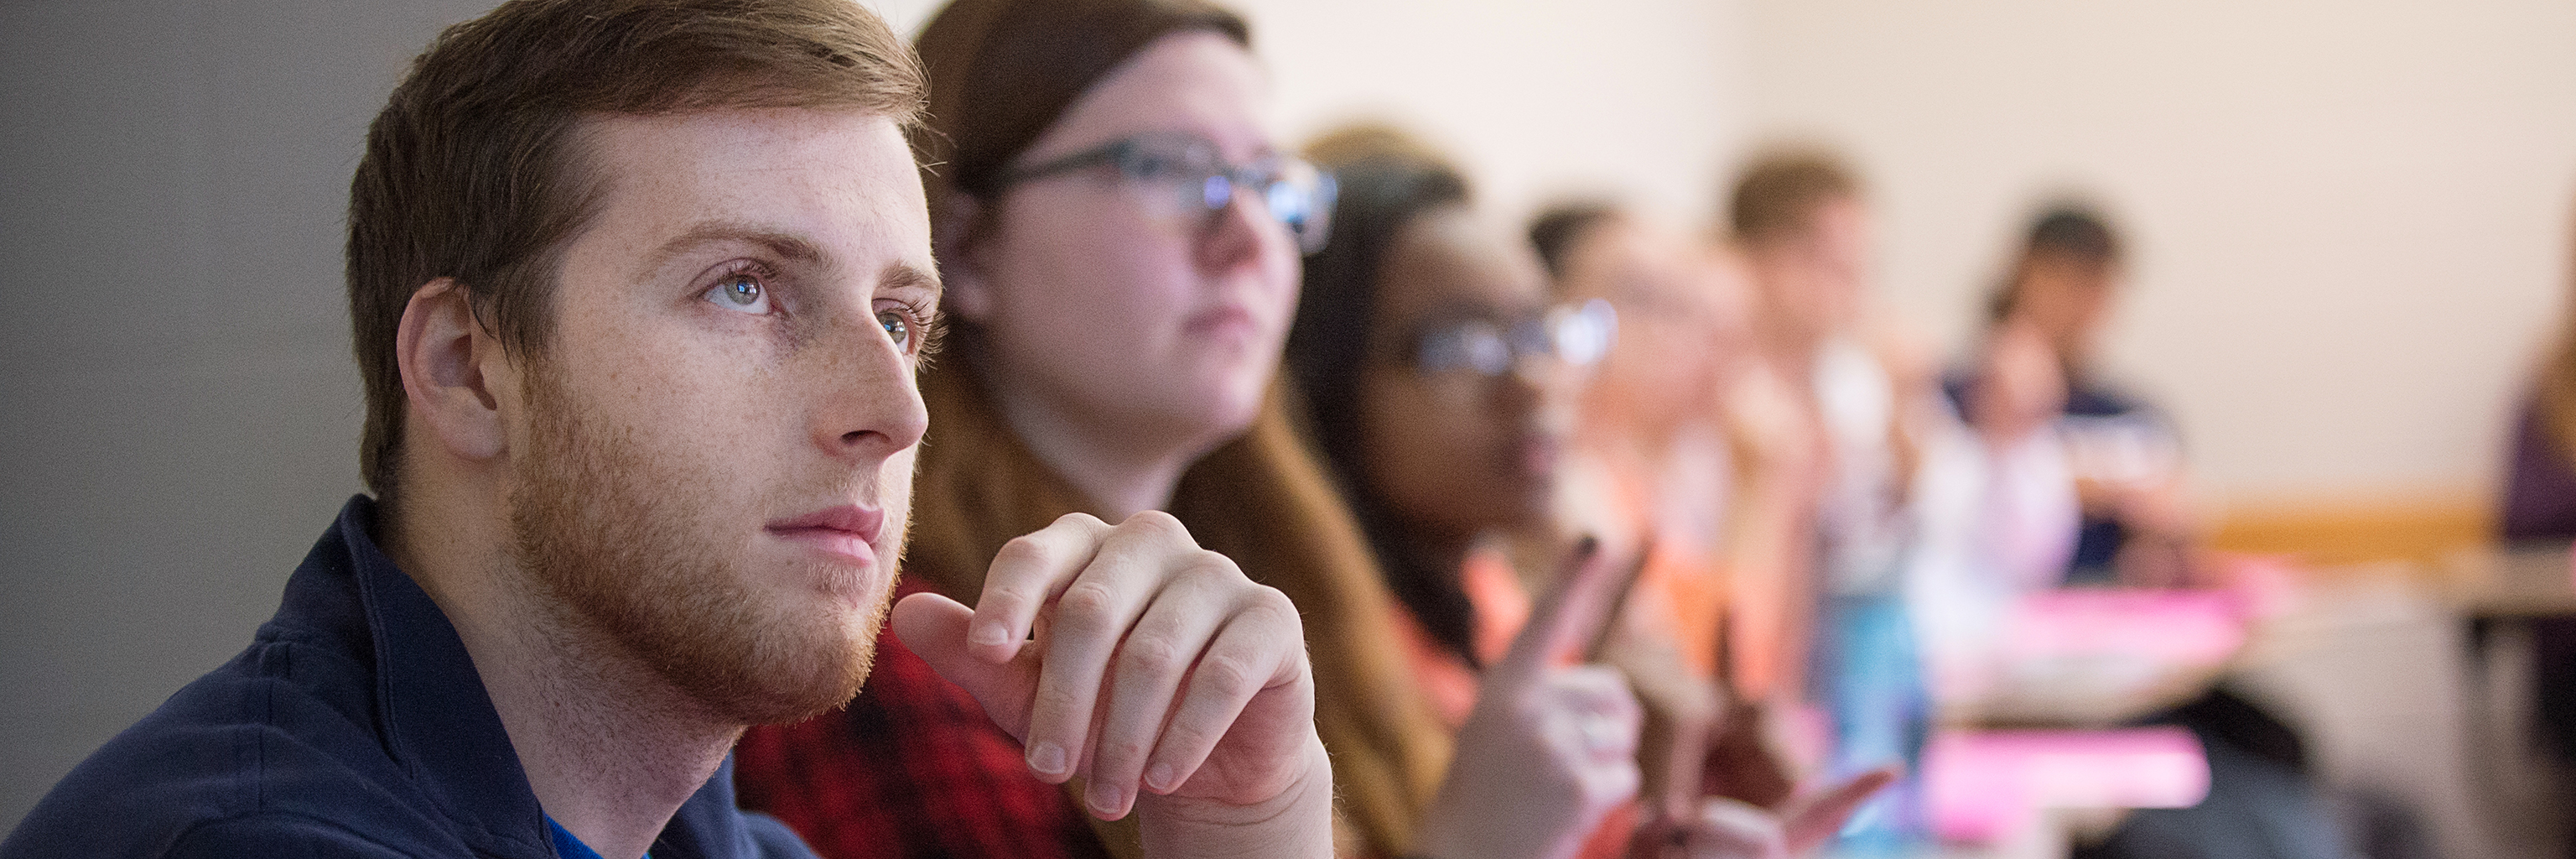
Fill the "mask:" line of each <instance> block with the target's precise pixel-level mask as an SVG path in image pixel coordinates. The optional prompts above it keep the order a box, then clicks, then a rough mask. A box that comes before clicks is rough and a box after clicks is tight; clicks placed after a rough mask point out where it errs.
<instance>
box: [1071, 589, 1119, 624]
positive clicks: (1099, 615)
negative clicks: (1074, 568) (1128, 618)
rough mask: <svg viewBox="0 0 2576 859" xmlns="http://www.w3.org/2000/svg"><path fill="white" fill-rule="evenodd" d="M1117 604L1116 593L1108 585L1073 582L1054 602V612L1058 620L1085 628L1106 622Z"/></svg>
mask: <svg viewBox="0 0 2576 859" xmlns="http://www.w3.org/2000/svg"><path fill="white" fill-rule="evenodd" d="M1117 605H1118V595H1117V594H1116V593H1114V592H1112V591H1111V590H1110V589H1109V586H1108V585H1104V584H1101V583H1099V582H1075V583H1074V585H1073V587H1069V588H1066V589H1064V597H1063V598H1062V599H1060V600H1058V601H1057V602H1056V614H1057V618H1058V620H1059V622H1063V623H1070V624H1075V625H1078V626H1084V627H1086V628H1087V627H1089V626H1094V625H1098V624H1103V623H1106V622H1107V621H1108V619H1109V615H1110V612H1111V611H1113V610H1114V609H1116V608H1117Z"/></svg>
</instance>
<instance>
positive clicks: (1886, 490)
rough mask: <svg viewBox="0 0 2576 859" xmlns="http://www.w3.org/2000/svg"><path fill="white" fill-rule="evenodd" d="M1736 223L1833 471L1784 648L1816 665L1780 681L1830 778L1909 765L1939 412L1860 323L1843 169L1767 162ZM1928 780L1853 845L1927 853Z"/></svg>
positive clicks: (1854, 240)
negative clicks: (1919, 568)
mask: <svg viewBox="0 0 2576 859" xmlns="http://www.w3.org/2000/svg"><path fill="white" fill-rule="evenodd" d="M1728 214H1729V216H1730V224H1731V227H1732V229H1731V232H1730V237H1731V240H1732V241H1733V243H1734V244H1735V246H1736V247H1737V248H1739V249H1740V250H1741V251H1742V253H1743V254H1744V258H1745V260H1746V262H1747V264H1748V269H1749V271H1750V272H1751V274H1752V282H1753V295H1754V300H1755V308H1756V310H1755V316H1754V318H1755V325H1754V331H1755V340H1756V342H1757V343H1759V344H1760V348H1761V349H1762V350H1763V351H1764V352H1765V353H1766V357H1767V359H1768V360H1769V361H1770V362H1771V364H1772V365H1773V366H1775V367H1777V368H1779V371H1780V372H1781V374H1782V375H1784V376H1786V377H1787V378H1788V379H1789V381H1790V385H1789V387H1790V389H1791V390H1792V391H1793V392H1794V393H1795V395H1796V397H1797V400H1798V402H1799V409H1798V416H1799V419H1800V421H1801V423H1802V424H1803V426H1804V427H1805V432H1807V433H1808V434H1809V436H1810V437H1811V438H1813V439H1815V443H1816V445H1817V446H1818V447H1819V448H1820V449H1822V450H1823V451H1824V457H1825V460H1826V462H1827V466H1826V476H1825V478H1824V482H1823V486H1822V489H1821V491H1820V493H1819V497H1818V503H1817V504H1816V505H1815V507H1814V516H1815V517H1816V519H1815V521H1816V529H1817V536H1818V539H1817V554H1816V557H1815V562H1814V565H1813V572H1812V573H1811V574H1810V577H1809V580H1808V581H1807V582H1806V583H1804V584H1806V585H1808V586H1809V587H1810V588H1812V590H1808V591H1806V593H1805V594H1802V595H1801V596H1804V597H1805V598H1806V600H1808V602H1807V603H1806V604H1808V605H1811V606H1813V608H1812V609H1811V611H1812V614H1811V615H1808V616H1810V617H1812V618H1813V620H1812V621H1811V622H1809V623H1806V624H1793V625H1791V626H1790V627H1789V629H1790V630H1791V631H1792V634H1793V636H1794V637H1793V638H1792V640H1791V642H1790V643H1789V648H1790V650H1789V652H1790V653H1792V654H1800V655H1804V656H1805V657H1806V663H1805V665H1803V666H1799V667H1797V668H1794V669H1793V670H1790V671H1787V672H1784V674H1785V675H1786V677H1787V678H1789V680H1790V682H1792V683H1796V684H1800V685H1802V686H1803V691H1804V692H1805V693H1806V694H1807V695H1808V696H1809V698H1808V699H1807V700H1809V701H1812V702H1814V703H1815V704H1817V705H1819V706H1822V707H1823V708H1824V709H1825V711H1826V712H1827V713H1828V714H1829V715H1830V717H1831V723H1832V726H1833V728H1832V738H1833V751H1832V753H1831V763H1830V767H1829V768H1830V769H1831V770H1832V771H1834V772H1837V773H1845V774H1847V773H1851V772H1857V771H1860V770H1862V769H1866V768H1870V767H1876V766H1881V765H1886V764H1890V763H1900V764H1903V765H1905V766H1906V767H1907V768H1908V769H1912V768H1914V767H1915V765H1917V764H1919V762H1920V761H1921V757H1922V752H1923V748H1924V742H1925V739H1926V731H1927V729H1928V727H1929V724H1930V718H1931V713H1930V701H1929V699H1928V697H1927V695H1926V694H1925V691H1924V685H1923V683H1924V680H1923V676H1922V675H1923V668H1922V665H1921V662H1920V658H1919V654H1918V648H1917V646H1916V633H1915V628H1914V626H1915V620H1914V618H1913V617H1912V616H1911V613H1910V612H1909V611H1908V609H1907V604H1906V603H1907V587H1908V581H1907V578H1906V574H1907V570H1908V568H1909V560H1910V555H1911V552H1912V550H1913V549H1914V546H1915V542H1916V539H1917V537H1918V533H1919V530H1920V526H1921V522H1920V521H1919V520H1918V517H1917V506H1916V500H1917V499H1916V498H1915V495H1916V490H1917V488H1918V487H1917V486H1916V476H1917V466H1918V465H1919V464H1920V462H1921V460H1922V455H1923V451H1924V446H1925V443H1926V440H1927V438H1929V437H1930V436H1931V434H1932V433H1933V432H1934V429H1935V428H1934V427H1933V426H1932V425H1933V424H1934V422H1935V421H1937V420H1939V419H1940V417H1941V407H1940V405H1939V403H1938V401H1937V396H1936V395H1935V394H1934V389H1933V387H1932V385H1931V379H1930V375H1929V373H1928V372H1927V371H1926V369H1925V368H1926V363H1925V362H1924V361H1923V360H1922V359H1921V358H1920V352H1919V350H1917V349H1916V348H1915V347H1913V346H1912V345H1911V344H1910V343H1908V342H1907V341H1905V340H1904V339H1902V338H1901V337H1900V336H1898V335H1897V334H1896V333H1895V332H1894V330H1893V329H1890V328H1886V327H1883V326H1880V325H1877V324H1875V323H1874V322H1873V321H1872V319H1871V317H1869V316H1867V315H1866V313H1865V311H1866V296H1867V292H1868V287H1869V280H1870V277H1871V276H1872V272H1871V267H1872V265H1873V262H1874V261H1873V255H1874V254H1875V248H1874V247H1873V232H1872V227H1871V215H1870V210H1869V207H1868V203H1867V201H1866V200H1865V198H1864V197H1863V196H1862V193H1861V186H1860V182H1859V180H1858V179H1857V178H1856V177H1854V175H1853V174H1852V173H1851V171H1850V170H1849V169H1848V168H1846V167H1844V166H1843V164H1842V162H1841V160H1840V159H1839V158H1837V157H1835V156H1833V155H1831V154H1828V153H1824V152H1821V151H1816V150H1804V149H1797V150H1781V151H1776V152H1772V153H1769V154H1766V155H1763V156H1761V157H1758V158H1756V159H1755V160H1754V161H1753V162H1752V163H1751V164H1750V165H1749V166H1747V167H1746V168H1745V170H1744V172H1743V173H1742V174H1741V176H1740V178H1739V179H1738V180H1737V181H1736V183H1735V186H1734V190H1733V193H1732V194H1731V195H1730V197H1729V200H1728ZM1793 688H1794V687H1793ZM1919 784H1920V781H1919V779H1916V778H1911V777H1909V778H1908V779H1907V780H1906V782H1905V783H1903V784H1902V785H1900V787H1899V788H1898V789H1897V790H1894V791H1891V792H1889V794H1888V795H1886V796H1884V797H1882V798H1881V799H1879V800H1876V801H1874V802H1873V803H1872V807H1871V808H1868V809H1864V810H1863V811H1862V812H1861V819H1860V820H1858V821H1856V822H1855V824H1854V828H1853V829H1852V830H1851V831H1850V832H1848V833H1847V834H1846V835H1845V837H1844V839H1843V840H1842V842H1841V845H1842V848H1843V849H1846V850H1853V851H1865V852H1896V851H1903V850H1908V849H1912V848H1913V847H1914V846H1917V845H1919V844H1920V843H1922V841H1923V839H1924V838H1925V837H1926V836H1925V832H1926V826H1927V824H1926V822H1925V820H1924V818H1923V809H1922V807H1921V800H1920V790H1919Z"/></svg>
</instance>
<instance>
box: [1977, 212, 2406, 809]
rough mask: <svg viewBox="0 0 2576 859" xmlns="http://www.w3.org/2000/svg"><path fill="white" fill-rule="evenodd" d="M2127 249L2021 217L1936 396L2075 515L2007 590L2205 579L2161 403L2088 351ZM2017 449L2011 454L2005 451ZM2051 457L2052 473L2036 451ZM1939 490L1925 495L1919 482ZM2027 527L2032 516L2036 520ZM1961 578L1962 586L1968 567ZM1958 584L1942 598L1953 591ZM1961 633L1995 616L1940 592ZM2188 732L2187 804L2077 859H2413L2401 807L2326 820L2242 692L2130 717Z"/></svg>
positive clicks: (2105, 317) (2295, 735)
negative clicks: (1979, 327)
mask: <svg viewBox="0 0 2576 859" xmlns="http://www.w3.org/2000/svg"><path fill="white" fill-rule="evenodd" d="M2125 246H2126V245H2125V243H2124V242H2123V241H2122V240H2121V238H2120V236H2119V234H2118V233H2117V232H2116V231H2114V230H2113V229H2112V227H2111V225H2110V223H2109V221H2108V220H2107V219H2106V218H2104V217H2103V216H2102V215H2100V214H2099V213H2098V212H2096V211H2095V210H2094V209H2092V208H2091V207H2089V206H2084V205H2080V204H2074V203H2066V202H2059V203H2052V204H2049V205H2047V206H2045V207H2043V208H2042V209H2041V210H2040V213H2039V214H2038V215H2037V216H2036V217H2034V218H2033V219H2032V220H2031V223H2030V227H2029V229H2028V231H2027V232H2026V233H2025V234H2024V239H2023V241H2022V242H2021V243H2020V245H2019V247H2018V248H2017V249H2016V250H2015V253H2014V256H2013V260H2012V262H2011V263H2010V265H2009V266H2007V268H2006V275H2005V277H2004V278H2003V279H2002V281H2001V283H2000V285H1999V286H1998V287H1997V288H1996V290H1995V292H1994V293H1993V295H1992V296H1991V297H1990V298H1989V300H1988V303H1987V310H1988V323H1989V324H1988V328H1987V330H1986V334H1985V337H1984V339H1983V342H1982V343H1981V344H1980V346H1979V348H1978V349H1977V351H1976V353H1975V354H1976V357H1975V358H1974V359H1973V361H1972V362H1971V363H1970V365H1969V366H1968V367H1966V368H1964V369H1961V370H1958V371H1955V372H1953V373H1951V374H1949V376H1948V377H1947V378H1945V379H1944V380H1943V388H1944V391H1945V393H1946V394H1947V396H1948V398H1949V400H1950V402H1951V403H1953V404H1954V405H1956V406H1957V409H1958V411H1959V412H1960V413H1961V414H1962V415H1963V416H1964V417H1965V418H1966V419H1967V422H1968V424H1969V425H1970V426H1971V427H1972V428H1973V429H1974V431H1975V433H1976V437H1977V439H1978V441H1979V442H1980V444H1979V445H1978V447H1980V448H1982V449H1985V450H1987V451H1991V452H1993V453H1994V455H1996V456H1998V457H1999V460H1998V461H1999V462H2001V463H2003V464H2004V465H2005V467H2006V469H2007V471H2008V472H2010V469H2015V468H2017V469H2019V471H2017V472H2010V473H2013V474H2018V475H2019V479H2024V480H2038V481H2055V482H2057V483H2058V484H2059V485H2064V486H2069V487H2071V489H2072V492H2073V500H2074V503H2075V504H2077V505H2079V506H2078V507H2076V508H2072V509H2080V510H2081V514H2082V515H2081V518H2080V520H2079V519H2078V518H2077V517H2075V516H2073V515H2068V516H2065V517H2063V518H2061V519H2059V520H2058V522H2057V524H2056V525H2055V526H2054V527H2055V528H2057V529H2058V530H2059V533H2061V534H2063V535H2064V537H2065V540H2064V541H2063V543H2061V544H2060V545H2061V549H2060V552H2059V553H2058V554H2057V555H2055V556H2054V557H2055V559H2056V560H2054V561H2053V562H2049V561H2042V560H2040V559H2037V558H2035V557H2034V556H2032V555H2029V554H2024V555H2021V556H2018V557H2019V559H2020V561H2021V563H2018V564H2013V563H2012V561H2013V557H2012V556H2009V555H2006V556H2000V557H1998V559H1997V562H1998V563H2003V564H2007V565H2010V566H2006V567H2001V568H1998V571H1999V572H2001V575H1999V576H1996V577H1995V578H1992V579H1989V580H1988V581H1989V582H1992V583H1996V584H1998V585H1999V588H1998V589H1997V591H1989V592H1988V593H1996V592H1998V591H1999V592H2000V593H2001V594H2003V595H2005V596H2015V595H2018V594H2019V593H2023V592H2028V591H2031V590H2037V589H2041V588H2047V587H2054V586H2059V585H2075V586H2102V585H2119V586H2127V587H2142V588H2174V587H2186V586H2202V587H2206V586H2211V585H2213V584H2215V583H2213V582H2211V581H2209V580H2208V579H2209V577H2208V576H2207V575H2205V574H2203V572H2202V570H2203V569H2205V568H2207V567H2209V566H2210V565H2209V563H2208V562H2207V561H2205V560H2203V558H2202V557H2201V556H2202V554H2203V553H2202V551H2201V550H2200V549H2199V547H2198V541H2199V533H2198V525H2197V519H2196V517H2195V515H2194V514H2193V511H2191V510H2190V509H2189V506H2188V504H2187V503H2186V500H2185V486H2186V479H2185V469H2184V465H2183V461H2182V444H2181V441H2180V436H2179V433H2178V432H2177V431H2176V429H2175V425H2174V423H2173V421H2172V420H2171V419H2170V418H2169V417H2168V416H2167V415H2166V414H2165V413H2164V412H2163V411H2162V410H2160V409H2158V408H2156V407H2155V406H2154V405H2152V404H2150V403H2148V402H2146V401H2145V400H2143V399H2140V398H2138V397H2136V396H2135V395H2133V394H2130V393H2128V392H2126V391H2123V390H2121V389H2120V388H2118V387H2117V386H2115V385H2113V384H2112V383H2110V382H2108V381H2106V380H2105V379H2104V373H2103V372H2102V370H2101V367H2100V362H2099V360H2098V354H2099V349H2100V341H2101V333H2102V331H2103V329H2104V328H2105V326H2106V325H2107V323H2108V321H2109V318H2110V311H2111V305H2112V303H2113V301H2115V300H2116V299H2117V298H2118V295H2119V293H2120V291H2121V289H2122V288H2123V284H2124V282H2125V271H2124V268H2125V265H2126V261H2127V257H2126V252H2125ZM2015 451H2018V452H2019V453H2020V454H2021V456H2020V457H2015V456H2014V452H2015ZM2051 461H2054V462H2055V463H2058V467H2056V468H2055V469H2054V470H2053V471H2054V473H2053V474H2050V473H2044V472H2048V471H2050V470H2051V469H2049V468H2048V467H2047V466H2049V464H2050V462H2051ZM1934 491H1935V492H1937V490H1934ZM2034 524H2045V523H2037V522H2034ZM1972 577H1973V573H1970V574H1965V575H1963V576H1962V578H1963V579H1966V578H1972ZM1958 592H1959V591H1955V590H1954V591H1953V593H1958ZM1945 605H1946V606H1947V607H1949V608H1952V609H1960V608H1961V607H1962V606H1968V608H1967V609H1966V610H1961V611H1959V612H1958V614H1957V616H1953V617H1951V618H1948V620H1949V621H1950V622H1952V623H1954V624H1959V625H1962V626H1966V625H1973V624H1974V623H1978V622H1987V621H2000V620H2005V619H2007V618H2002V617H1994V616H1990V615H1984V614H1979V613H1977V611H1976V609H1977V608H1979V607H1980V605H1981V606H1991V605H1994V604H1993V603H1985V604H1980V605H1969V603H1967V602H1966V601H1958V600H1954V601H1952V602H1949V603H1946V604H1945ZM2140 723H2141V724H2160V725H2174V726H2179V727H2182V728H2185V729H2187V730H2189V731H2191V732H2192V734H2193V736H2194V737H2195V738H2196V739H2197V740H2198V741H2199V742H2200V745H2201V747H2202V749H2203V751H2204V754H2205V755H2206V759H2207V761H2208V764H2209V773H2210V783H2209V793H2208V796H2207V798H2206V799H2204V800H2203V801H2202V802H2201V804H2200V805H2198V806H2195V807H2192V808H2184V809H2150V810H2142V811H2136V812H2132V813H2130V814H2128V815H2127V816H2126V817H2124V818H2123V819H2122V820H2121V821H2120V823H2119V824H2118V825H2117V826H2116V827H2114V828H2113V829H2111V830H2110V831H2109V832H2108V833H2107V835H2105V836H2104V837H2103V838H2102V839H2101V840H2100V841H2098V842H2096V843H2089V844H2085V845H2081V846H2080V847H2079V849H2078V850H2077V853H2076V855H2078V856H2082V857H2086V859H2127V857H2140V859H2143V858H2144V857H2177V859H2191V857H2221V856H2246V857H2277V858H2278V859H2293V857H2297V859H2309V857H2314V858H2315V859H2324V857H2333V856H2346V855H2371V856H2380V855H2384V856H2389V857H2414V856H2417V855H2420V854H2419V853H2418V852H2414V850H2413V849H2410V847H2411V845H2415V844H2420V843H2421V838H2420V828H2417V827H2415V825H2414V824H2413V822H2412V821H2411V819H2410V818H2409V817H2408V813H2407V812H2406V811H2405V810H2403V809H2402V808H2393V807H2380V806H2368V805H2355V806H2354V809H2355V810H2356V811H2357V813H2360V814H2363V815H2369V816H2370V817H2368V818H2367V819H2364V818H2354V819H2349V820H2338V819H2337V813H2336V810H2335V807H2334V805H2333V804H2332V803H2331V802H2330V801H2329V798H2328V795H2327V793H2326V792H2325V791H2324V790H2322V789H2321V788H2320V787H2319V786H2317V785H2315V784H2314V783H2313V782H2312V781H2311V780H2310V777H2309V776H2310V763H2309V759H2308V754H2307V751H2306V741H2305V740H2304V738H2303V737H2302V736H2301V735H2300V734H2299V732H2298V731H2297V730H2296V729H2294V728H2293V727H2291V726H2290V725H2288V724H2287V723H2285V722H2283V721H2281V720H2280V719H2279V718H2277V717H2275V716H2274V715H2272V714H2271V713H2270V712H2268V710H2267V708H2265V707H2264V706H2262V705H2261V704H2260V703H2258V700H2257V699H2256V698H2254V697H2249V696H2246V695H2242V694H2239V693H2238V692H2236V691H2234V689H2233V688H2232V686H2231V684H2229V683H2228V682H2226V681H2225V680H2223V679H2222V680H2221V681H2220V682H2219V683H2218V684H2216V685H2214V686H2213V687H2211V688H2209V689H2207V690H2206V691H2204V692H2203V693H2202V694H2201V695H2200V696H2199V697H2197V698H2194V699H2192V700H2190V701H2188V702H2186V703H2183V704H2181V705H2179V706H2176V707H2173V708H2171V709H2168V710H2165V711H2163V712H2159V713H2156V714H2153V715H2150V716H2147V717H2145V718H2144V719H2142V720H2140ZM2343 824H2351V825H2353V826H2356V827H2367V826H2377V827H2379V828H2380V829H2382V830H2386V831H2391V832H2400V833H2401V836H2402V835H2403V834H2405V833H2413V834H2414V835H2415V836H2417V837H2414V838H2412V839H2410V838H2407V837H2396V838H2394V839H2393V840H2390V842H2389V844H2388V850H2387V852H2383V853H2359V852H2347V847H2346V846H2345V845H2346V844H2347V843H2349V842H2348V840H2347V837H2346V831H2347V830H2346V828H2345V827H2344V825H2343Z"/></svg>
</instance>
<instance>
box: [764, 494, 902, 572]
mask: <svg viewBox="0 0 2576 859" xmlns="http://www.w3.org/2000/svg"><path fill="white" fill-rule="evenodd" d="M766 527H767V529H768V531H769V533H772V534H776V535H778V536H780V537H783V538H786V539H789V540H793V541H796V542H799V543H804V544H806V545H808V546H812V547H814V548H815V549H817V550H820V551H822V552H824V553H825V554H830V555H836V556H840V557H841V558H844V559H846V560H849V561H853V562H861V563H871V564H873V563H875V562H876V559H877V545H876V543H877V536H878V534H879V532H881V531H882V530H884V528H885V511H883V510H880V509H877V508H874V507H861V506H858V505H856V504H843V505H840V506H837V507H827V508H824V509H822V510H817V511H814V512H812V513H807V514H805V515H803V516H798V517H795V518H793V519H779V520H775V521H772V522H770V523H769V524H768V525H767V526H766Z"/></svg>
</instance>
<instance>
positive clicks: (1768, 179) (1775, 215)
mask: <svg viewBox="0 0 2576 859" xmlns="http://www.w3.org/2000/svg"><path fill="white" fill-rule="evenodd" d="M1860 193H1861V187H1860V179H1859V178H1858V177H1856V176H1854V175H1853V174H1852V171H1851V168H1850V167H1847V166H1844V164H1843V160H1842V159H1841V158H1840V157H1837V156H1835V155H1834V154H1833V153H1831V152H1828V151H1826V150H1824V149H1819V148H1813V147H1796V148H1784V149H1778V150H1774V151H1771V152H1769V153H1766V154H1764V155H1762V156H1760V157H1757V158H1755V159H1753V163H1752V164H1751V165H1750V166H1747V167H1745V168H1744V174H1743V175H1742V176H1741V177H1739V178H1737V179H1736V181H1735V191H1734V193H1732V194H1730V195H1728V198H1727V208H1726V213H1727V221H1728V225H1729V226H1730V227H1731V228H1732V230H1733V232H1734V234H1735V238H1736V240H1738V241H1741V242H1744V243H1746V244H1760V243H1763V242H1766V241H1769V240H1771V239H1775V238H1779V237H1782V236H1788V235H1795V234H1797V233H1800V232H1803V231H1805V230H1806V229H1807V228H1808V227H1809V226H1811V224H1810V223H1809V219H1810V218H1812V217H1813V216H1814V215H1815V213H1816V207H1817V206H1819V205H1821V204H1823V203H1825V202H1826V201H1828V200H1837V199H1852V198H1857V197H1859V196H1860Z"/></svg>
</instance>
